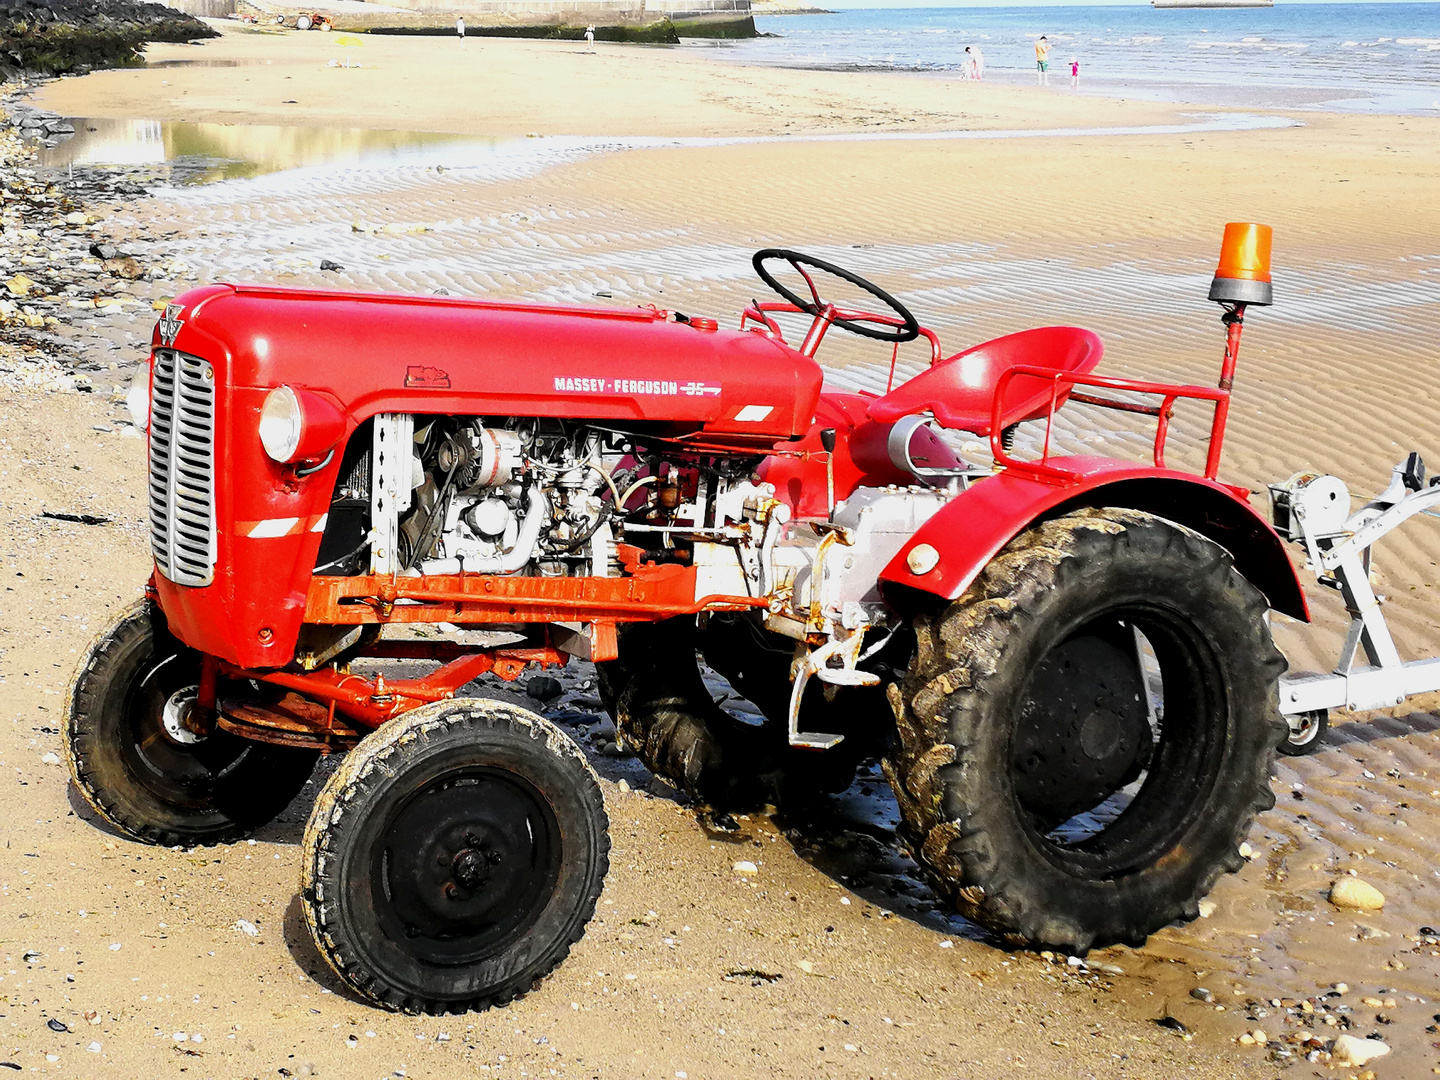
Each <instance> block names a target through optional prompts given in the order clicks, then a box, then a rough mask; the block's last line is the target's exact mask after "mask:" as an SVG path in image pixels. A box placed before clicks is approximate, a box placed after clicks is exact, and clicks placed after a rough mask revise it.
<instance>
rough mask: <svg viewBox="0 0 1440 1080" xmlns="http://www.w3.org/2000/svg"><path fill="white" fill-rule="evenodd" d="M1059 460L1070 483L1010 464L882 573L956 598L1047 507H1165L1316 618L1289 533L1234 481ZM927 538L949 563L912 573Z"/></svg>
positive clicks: (1287, 610)
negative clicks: (1286, 538)
mask: <svg viewBox="0 0 1440 1080" xmlns="http://www.w3.org/2000/svg"><path fill="white" fill-rule="evenodd" d="M1056 463H1057V464H1062V465H1064V467H1065V468H1066V469H1067V470H1069V471H1070V474H1071V476H1072V477H1073V480H1072V481H1071V482H1070V483H1066V484H1060V483H1055V482H1054V481H1053V479H1052V480H1050V481H1048V482H1047V481H1046V480H1040V479H1036V478H1032V477H1027V476H1025V475H1023V474H1022V473H1020V472H1003V473H1000V474H999V475H997V476H992V477H990V478H988V479H985V480H982V481H980V482H979V483H977V484H975V485H974V486H973V487H971V488H970V489H969V490H968V491H966V492H964V493H963V494H961V495H959V496H957V497H956V498H955V499H954V500H953V501H952V502H950V503H948V504H947V505H946V506H945V508H944V509H942V510H941V511H940V512H939V513H938V514H936V515H935V516H934V517H932V518H931V519H930V520H929V521H927V522H926V523H925V524H924V525H923V526H921V527H920V530H919V531H918V532H917V533H916V534H915V535H914V536H913V537H911V538H910V540H909V541H908V542H907V543H906V544H905V546H904V547H903V548H901V549H900V551H899V553H898V554H897V555H896V556H895V558H894V559H892V560H891V561H890V563H889V565H888V566H886V567H885V569H884V571H882V572H881V574H880V580H881V581H882V582H884V583H887V584H893V585H904V586H907V587H909V588H911V589H918V590H920V591H921V592H925V593H930V594H932V595H935V596H939V597H943V598H944V599H947V600H954V599H957V598H958V597H959V596H960V595H961V594H962V593H964V591H965V590H966V589H967V588H969V586H970V583H971V582H972V581H974V579H975V577H976V575H977V574H979V573H980V571H981V569H982V568H983V567H984V566H985V564H986V563H988V562H989V561H990V560H991V559H992V558H994V557H995V555H996V554H997V553H998V552H999V551H1000V549H1001V548H1003V547H1004V546H1005V545H1006V544H1008V543H1009V542H1010V541H1011V540H1012V539H1013V538H1014V537H1015V536H1017V535H1019V533H1021V532H1022V531H1024V530H1025V529H1026V528H1027V527H1029V526H1030V524H1031V523H1032V522H1034V521H1036V520H1037V519H1039V518H1041V517H1042V516H1046V515H1049V514H1052V513H1063V512H1065V511H1068V510H1073V509H1077V508H1079V507H1082V506H1122V507H1127V508H1129V509H1134V510H1144V511H1147V512H1149V513H1153V514H1156V515H1157V516H1159V517H1163V518H1166V519H1167V520H1170V521H1174V522H1176V523H1177V524H1180V525H1184V526H1186V527H1188V528H1192V529H1194V530H1195V531H1197V532H1199V533H1201V534H1203V535H1205V536H1207V537H1209V538H1210V539H1211V540H1214V541H1215V542H1216V543H1218V544H1219V545H1220V546H1221V547H1224V548H1225V549H1226V550H1227V551H1229V552H1230V554H1231V556H1232V557H1233V558H1234V560H1235V566H1236V568H1237V569H1238V570H1239V571H1240V572H1241V573H1242V574H1243V575H1244V576H1245V577H1246V578H1247V579H1248V580H1249V581H1250V583H1251V584H1252V585H1254V586H1255V587H1256V588H1257V589H1259V590H1260V591H1261V592H1262V593H1264V594H1265V597H1266V599H1267V600H1268V601H1269V603H1270V606H1271V607H1272V608H1274V609H1275V610H1276V611H1280V612H1283V613H1284V614H1286V615H1290V616H1293V617H1294V618H1297V619H1302V620H1304V621H1307V622H1308V621H1309V618H1310V608H1309V605H1308V604H1307V602H1306V600H1305V591H1304V589H1303V588H1302V586H1301V584H1300V579H1299V577H1298V575H1297V574H1296V572H1295V567H1294V565H1293V564H1292V563H1291V561H1290V557H1289V555H1288V553H1287V552H1286V549H1285V545H1284V542H1283V541H1282V540H1281V539H1280V537H1278V536H1277V535H1276V534H1275V531H1274V530H1273V529H1272V528H1271V527H1270V525H1269V523H1268V522H1266V521H1265V519H1264V518H1262V517H1261V516H1260V515H1259V514H1257V513H1256V512H1255V510H1254V509H1253V508H1252V507H1251V506H1250V505H1249V504H1248V503H1246V502H1243V501H1241V500H1240V499H1239V498H1238V497H1236V495H1235V493H1234V491H1233V490H1232V489H1230V488H1228V487H1226V486H1224V485H1222V484H1218V483H1215V482H1214V481H1210V480H1205V479H1203V478H1201V477H1197V476H1195V475H1194V474H1193V473H1184V472H1177V471H1175V470H1169V469H1167V470H1158V469H1154V468H1147V467H1145V466H1141V465H1136V464H1134V463H1132V462H1126V461H1114V460H1111V459H1109V458H1099V457H1070V458H1059V459H1056ZM917 544H929V545H931V546H932V547H934V548H935V549H936V550H937V551H938V552H940V562H939V564H938V565H937V566H936V567H935V569H934V570H932V571H930V572H929V573H928V574H922V575H916V574H912V573H911V572H910V568H909V566H908V565H907V563H906V556H907V555H908V554H909V553H910V550H911V548H913V547H915V546H916V545H917Z"/></svg>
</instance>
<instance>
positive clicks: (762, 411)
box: [735, 405, 775, 421]
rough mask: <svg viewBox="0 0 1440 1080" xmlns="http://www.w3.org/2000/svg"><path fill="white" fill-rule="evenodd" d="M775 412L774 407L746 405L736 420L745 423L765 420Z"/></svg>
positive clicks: (736, 416)
mask: <svg viewBox="0 0 1440 1080" xmlns="http://www.w3.org/2000/svg"><path fill="white" fill-rule="evenodd" d="M774 411H775V406H774V405H746V406H745V407H744V408H743V409H741V410H740V411H739V412H738V413H736V414H735V419H736V420H745V421H756V420H764V419H765V418H766V417H767V416H769V415H770V414H771V413H772V412H774Z"/></svg>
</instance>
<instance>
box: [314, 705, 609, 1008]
mask: <svg viewBox="0 0 1440 1080" xmlns="http://www.w3.org/2000/svg"><path fill="white" fill-rule="evenodd" d="M608 829H609V819H608V818H607V817H606V815H605V803H604V799H603V798H602V796H601V794H600V785H599V783H598V781H597V780H596V777H595V773H594V772H593V771H592V770H591V768H590V766H589V764H588V763H587V762H586V760H585V756H584V754H582V753H581V752H580V749H579V748H578V747H577V746H576V745H575V744H574V743H573V742H572V741H571V740H570V739H569V738H567V737H566V736H565V735H564V734H563V733H562V732H561V731H560V730H559V729H558V728H556V727H555V726H554V725H553V724H551V723H550V722H549V721H547V720H544V719H542V718H541V717H539V716H536V715H535V714H534V713H530V712H526V711H525V710H524V709H519V708H516V707H514V706H512V705H506V704H503V703H501V702H496V701H481V700H468V701H467V700H453V701H442V702H436V703H435V704H433V705H426V706H423V707H421V708H419V709H416V710H415V711H414V712H411V713H407V714H406V715H404V716H402V717H400V718H398V719H395V720H392V721H390V722H389V723H388V724H386V725H385V726H384V727H382V728H381V729H379V730H378V731H376V732H375V733H373V734H371V735H369V736H367V737H366V738H365V739H364V740H363V741H362V742H361V743H360V745H359V746H358V747H356V748H355V749H354V750H352V751H351V752H350V754H349V755H348V756H347V757H346V759H345V761H344V762H343V763H342V764H341V766H340V768H339V769H338V770H336V772H335V773H334V775H333V776H331V778H330V780H329V781H328V782H327V783H326V784H325V787H324V789H323V790H322V791H321V793H320V796H319V797H318V798H317V799H316V800H315V809H314V811H313V812H312V814H311V816H310V822H309V824H308V825H307V826H306V829H305V839H304V862H303V871H302V878H301V895H302V898H303V900H304V909H305V919H306V922H307V923H308V925H309V927H310V932H311V934H312V936H313V937H314V939H315V945H316V947H317V948H318V949H319V950H320V954H321V955H322V956H324V957H325V959H326V961H327V962H328V963H329V964H330V966H331V967H332V968H333V969H334V970H335V972H336V973H337V974H338V975H339V976H340V977H341V978H342V979H344V980H345V981H346V982H347V983H348V984H349V985H350V986H352V987H354V988H355V989H356V990H357V991H359V992H360V993H361V994H363V995H365V997H367V998H369V999H370V1000H371V1001H374V1002H375V1003H376V1004H378V1005H381V1006H384V1007H385V1008H390V1009H402V1010H404V1011H406V1012H430V1013H444V1012H464V1011H466V1010H467V1009H483V1008H488V1007H489V1006H492V1005H503V1004H505V1003H506V1002H508V1001H511V1000H513V999H514V998H517V997H519V996H520V995H522V994H524V993H525V992H526V991H527V990H529V989H530V988H531V987H532V986H533V985H534V984H535V983H536V982H537V981H538V980H540V979H542V978H543V977H544V976H545V975H547V974H548V973H549V972H550V971H551V970H552V969H553V968H554V967H555V966H556V965H557V964H559V963H560V961H561V960H563V959H564V958H565V956H566V955H567V954H568V953H569V951H570V946H571V945H572V944H574V943H575V942H576V941H578V940H580V937H581V935H582V934H584V932H585V924H586V923H587V922H589V921H590V918H591V916H593V915H594V914H595V902H596V900H597V899H598V898H599V896H600V890H601V888H602V887H603V885H604V882H605V872H606V870H607V869H608V868H609V851H610V836H609V832H608Z"/></svg>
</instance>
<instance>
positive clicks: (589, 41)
mask: <svg viewBox="0 0 1440 1080" xmlns="http://www.w3.org/2000/svg"><path fill="white" fill-rule="evenodd" d="M585 48H587V49H591V50H593V49H594V48H595V25H594V23H591V24H590V25H589V26H587V27H585Z"/></svg>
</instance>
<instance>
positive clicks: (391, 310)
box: [155, 285, 821, 448]
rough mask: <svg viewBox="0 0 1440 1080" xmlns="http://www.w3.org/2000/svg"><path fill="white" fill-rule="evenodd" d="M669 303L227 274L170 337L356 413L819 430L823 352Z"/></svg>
mask: <svg viewBox="0 0 1440 1080" xmlns="http://www.w3.org/2000/svg"><path fill="white" fill-rule="evenodd" d="M682 320H684V317H683V316H679V317H677V316H674V315H671V314H670V313H668V312H664V311H658V310H656V309H654V308H632V309H625V308H579V307H558V306H549V305H540V304H515V303H498V302H493V301H485V300H464V299H454V298H450V297H430V296H390V295H383V294H373V293H348V292H326V291H311V290H299V289H279V288H273V287H268V286H263V287H262V286H252V285H212V286H207V287H204V288H201V289H195V290H192V291H191V292H188V293H186V294H184V295H182V296H180V297H177V298H176V300H175V301H174V302H173V303H172V304H170V305H169V307H168V308H167V309H166V312H165V317H164V318H163V319H161V321H160V323H159V324H158V325H157V327H156V330H155V344H156V345H157V346H169V347H174V348H175V349H177V350H179V351H180V352H183V353H189V354H192V355H195V356H199V357H202V358H203V359H205V360H207V361H209V362H210V363H211V364H212V365H213V366H214V368H215V376H216V379H217V381H219V382H220V384H221V385H223V386H226V387H228V388H231V389H234V390H240V389H268V388H271V387H275V386H278V385H280V384H282V383H284V384H288V385H290V386H294V387H298V388H304V389H308V390H312V391H316V392H319V393H323V394H326V395H327V396H329V397H331V398H332V399H333V400H334V401H336V403H337V404H339V405H340V406H341V407H342V408H343V409H344V410H345V412H347V413H348V414H349V415H350V417H351V420H352V422H357V423H358V422H359V421H361V420H364V419H365V418H367V417H369V416H373V415H375V414H377V413H384V412H408V413H465V414H473V415H486V416H554V417H563V418H575V419H598V420H615V421H619V422H620V423H621V424H624V423H625V422H640V423H645V424H647V425H651V428H652V430H654V427H653V426H654V425H660V427H661V428H662V429H663V430H664V432H665V433H666V434H671V435H678V436H683V435H691V436H694V437H696V438H697V439H700V440H702V441H704V442H712V441H713V442H719V443H723V444H725V445H736V446H745V447H756V448H763V447H765V446H768V445H769V444H773V443H774V442H775V441H776V440H783V439H790V438H794V437H797V436H799V435H801V434H803V433H804V432H805V431H806V430H807V429H808V428H809V426H810V422H811V419H812V417H813V416H814V412H815V403H816V400H817V398H818V396H819V392H820V383H821V372H820V368H819V366H818V365H817V364H816V363H815V362H814V361H813V360H811V359H810V358H809V357H806V356H804V355H802V354H800V353H798V352H796V351H795V350H794V349H791V348H790V347H788V346H786V345H785V344H783V343H781V342H779V341H776V340H773V339H772V338H770V337H769V336H767V335H765V334H763V333H758V332H755V331H735V330H720V329H718V328H717V326H716V324H715V322H714V321H713V320H709V319H698V318H697V319H695V320H694V321H682Z"/></svg>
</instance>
